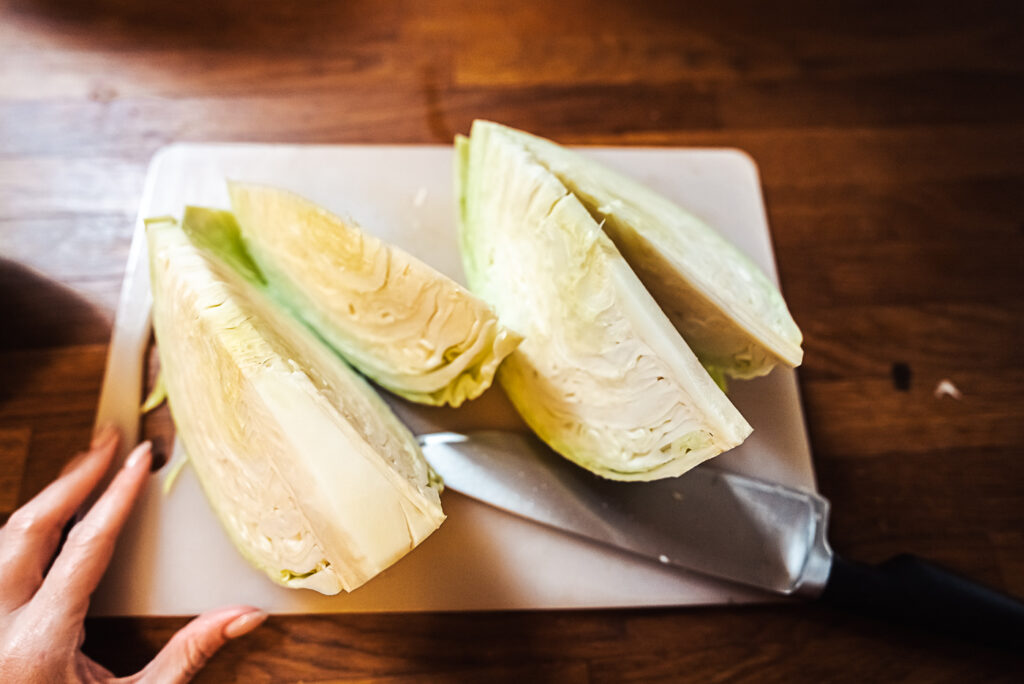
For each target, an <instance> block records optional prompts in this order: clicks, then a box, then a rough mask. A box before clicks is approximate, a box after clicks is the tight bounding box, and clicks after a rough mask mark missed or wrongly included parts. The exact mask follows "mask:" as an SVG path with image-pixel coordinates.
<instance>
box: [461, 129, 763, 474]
mask: <svg viewBox="0 0 1024 684" xmlns="http://www.w3.org/2000/svg"><path fill="white" fill-rule="evenodd" d="M455 180H456V185H457V187H458V188H459V190H458V192H457V195H458V214H459V220H460V251H461V252H462V256H463V263H464V267H465V271H466V275H467V279H468V282H469V286H470V288H471V289H472V290H473V291H474V292H476V293H477V294H479V295H480V296H481V297H483V298H484V299H485V300H486V301H487V302H488V303H490V304H491V305H492V306H493V307H494V309H495V311H497V312H498V315H499V316H500V318H501V320H502V323H503V324H505V325H507V326H508V327H510V328H512V329H514V330H516V331H517V332H519V333H520V334H522V335H523V342H522V344H521V345H520V346H519V348H518V349H517V350H516V351H515V352H513V353H512V354H511V355H510V356H509V357H508V359H507V360H506V361H505V363H504V364H503V365H502V367H501V369H500V370H499V375H498V378H499V381H500V382H501V384H502V386H503V388H504V389H505V391H506V392H507V394H508V395H509V398H510V399H511V401H512V403H513V404H514V405H515V407H516V409H517V410H518V411H519V413H520V414H521V415H522V416H523V418H524V419H525V420H526V422H527V423H528V424H529V425H530V427H531V428H532V429H533V430H534V431H535V432H536V433H537V434H538V436H540V437H541V438H542V439H543V440H544V441H546V442H547V443H548V444H549V445H550V446H551V447H552V448H553V449H554V450H556V451H557V452H559V453H560V454H562V455H563V456H565V457H566V458H568V459H570V460H572V461H574V462H576V463H578V464H579V465H581V466H583V467H585V468H587V469H589V470H591V471H593V472H594V473H596V474H598V475H601V476H604V477H607V478H611V479H619V480H651V479H657V478H662V477H669V476H675V475H679V474H681V473H683V472H685V471H686V470H689V469H690V468H692V467H693V466H695V465H697V464H698V463H700V462H702V461H704V460H706V459H708V458H711V457H713V456H715V455H717V454H719V453H721V452H722V451H724V450H726V449H729V448H732V447H734V446H736V445H737V444H739V443H740V442H742V441H743V440H744V439H745V438H746V436H747V435H748V434H749V433H750V431H751V428H750V426H749V425H748V424H747V422H746V421H745V420H744V419H743V417H742V416H741V415H740V414H739V412H738V411H737V410H736V409H735V407H734V406H733V405H732V404H731V403H730V402H729V400H728V399H727V398H726V397H725V395H724V394H723V393H722V391H721V390H720V389H719V387H718V386H717V385H716V384H715V382H714V381H713V380H712V378H711V377H710V376H709V375H708V373H707V372H706V371H705V369H704V368H703V367H702V366H701V364H700V362H699V361H698V359H697V357H696V356H695V355H694V354H693V352H692V351H690V349H689V347H687V345H686V343H685V342H684V341H683V339H682V338H681V337H680V336H679V333H678V332H677V331H676V329H675V328H674V327H673V326H672V324H671V323H670V322H669V320H668V319H667V318H666V316H665V314H664V313H663V312H662V311H661V310H660V309H659V307H658V305H657V304H656V303H655V301H654V300H653V299H652V298H651V296H650V295H649V294H648V293H647V291H646V290H645V289H644V286H643V284H642V283H641V282H640V281H639V280H638V279H637V277H636V275H635V274H634V273H633V271H632V270H631V269H630V267H629V265H628V264H627V263H626V261H625V260H624V259H623V258H622V256H621V255H620V254H619V252H618V250H617V249H616V247H615V245H614V244H613V243H612V241H611V240H610V239H609V238H608V237H607V236H606V235H605V234H604V233H603V232H602V230H601V227H600V226H599V225H598V224H597V223H596V222H595V221H594V220H593V218H592V217H591V215H590V214H589V213H588V211H587V210H586V208H585V207H584V206H583V204H581V203H580V201H579V200H578V199H577V198H576V197H575V196H574V195H573V193H571V192H569V190H568V189H567V188H566V187H565V186H564V185H563V184H562V183H561V182H560V181H559V180H558V179H557V178H556V177H555V176H554V175H553V174H551V173H550V172H549V171H548V170H547V169H546V168H544V166H543V165H541V164H539V163H538V162H537V160H536V159H535V158H534V157H533V155H532V154H531V153H530V152H529V150H527V149H526V147H525V146H524V145H522V144H521V143H520V142H518V141H516V140H515V139H514V138H513V137H512V136H509V135H507V134H506V133H505V132H504V131H503V130H501V129H500V128H498V127H479V126H478V125H474V128H473V131H472V134H471V137H470V138H469V139H468V140H467V139H465V138H461V137H460V138H458V139H457V140H456V179H455Z"/></svg>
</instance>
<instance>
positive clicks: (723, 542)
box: [418, 430, 1024, 648]
mask: <svg viewBox="0 0 1024 684" xmlns="http://www.w3.org/2000/svg"><path fill="white" fill-rule="evenodd" d="M418 439H419V442H420V446H421V447H422V449H423V453H424V455H425V456H426V457H427V461H428V462H429V463H430V465H431V467H432V468H433V469H434V470H435V471H436V472H437V473H438V474H439V475H441V477H442V478H443V479H444V481H445V485H446V486H447V487H449V488H451V489H453V490H455V491H458V492H461V493H462V494H465V495H467V496H469V497H471V498H474V499H477V500H479V501H482V502H484V503H486V504H490V505H491V506H495V507H497V508H500V509H503V510H505V511H508V512H509V513H513V514H516V515H519V516H522V517H524V518H528V519H530V520H533V521H536V522H538V523H541V524H544V525H547V526H549V527H553V528H557V529H559V530H562V531H564V532H567V533H570V534H574V535H577V536H580V537H584V538H587V539H590V540H593V541H595V542H598V543H601V544H604V545H607V546H611V547H615V548H618V549H623V550H626V551H629V552H632V553H635V554H640V555H642V556H645V557H647V558H651V559H656V560H657V561H658V562H660V563H664V564H668V565H672V566H677V567H680V568H685V569H686V570H689V571H694V572H698V573H701V574H704V575H709V576H712V577H717V578H721V579H725V580H729V581H732V582H738V583H740V584H745V585H748V586H752V587H757V588H760V589H764V590H767V591H771V592H774V593H777V594H782V595H786V596H799V597H804V598H819V599H821V600H822V601H824V602H825V603H829V604H832V605H833V606H835V607H838V608H841V609H844V610H847V611H851V612H856V613H861V614H865V615H868V616H871V617H881V618H884V619H887V620H895V621H899V622H902V623H907V624H912V625H915V626H918V627H924V628H926V629H930V630H933V631H942V632H947V633H951V634H955V635H957V636H960V637H965V638H968V639H972V640H975V641H981V642H983V643H986V644H989V645H996V646H1000V647H1011V648H1019V647H1022V646H1024V603H1022V602H1021V601H1019V600H1018V599H1016V598H1014V597H1012V596H1008V595H1006V594H1003V593H1000V592H998V591H996V590H994V589H991V588H989V587H985V586H982V585H980V584H977V583H975V582H973V581H971V580H969V579H966V578H964V577H961V576H959V575H957V574H955V573H953V572H950V571H949V570H946V569H944V568H942V567H940V566H938V565H935V564H934V563H931V562H929V561H926V560H923V559H921V558H918V557H916V556H913V555H909V554H901V555H898V556H895V557H893V558H891V559H889V560H888V561H885V562H883V563H880V564H878V565H869V564H864V563H858V562H855V561H850V560H847V559H845V558H843V557H842V556H840V555H837V554H835V553H834V552H833V551H832V549H831V547H830V546H829V543H828V540H827V537H826V528H827V526H828V515H829V503H828V501H827V500H826V499H825V498H824V497H822V496H820V495H818V494H816V493H814V492H810V491H805V490H801V489H792V488H788V487H784V486H782V485H778V484H775V483H771V482H766V481H763V480H758V479H755V478H750V477H745V476H743V475H738V474H735V473H729V472H725V471H722V470H718V469H716V468H714V467H709V466H708V465H707V464H704V465H701V466H699V467H697V468H694V469H693V470H691V471H690V472H688V473H686V474H685V475H683V476H681V477H677V478H670V479H665V480H656V481H654V482H616V481H612V480H606V479H603V478H600V477H598V476H596V475H593V474H591V473H590V472H588V471H586V470H584V469H583V468H580V467H578V466H576V465H575V464H573V463H571V462H569V461H568V460H566V459H564V458H562V457H561V456H559V455H557V454H555V453H554V452H553V451H551V450H550V449H549V448H548V447H547V446H546V445H545V444H544V443H542V442H541V441H540V440H539V439H537V438H536V437H534V436H532V435H527V434H522V433H512V432H503V431H498V430H485V431H478V432H471V433H468V434H459V433H455V432H441V433H433V434H425V435H420V436H419V438H418Z"/></svg>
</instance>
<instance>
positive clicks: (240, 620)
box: [224, 610, 267, 639]
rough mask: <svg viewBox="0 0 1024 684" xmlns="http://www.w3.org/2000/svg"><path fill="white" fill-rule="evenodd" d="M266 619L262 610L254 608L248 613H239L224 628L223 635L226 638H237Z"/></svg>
mask: <svg viewBox="0 0 1024 684" xmlns="http://www.w3.org/2000/svg"><path fill="white" fill-rule="evenodd" d="M266 619H267V614H266V613H264V612H263V611H262V610H254V611H252V612H250V613H246V614H244V615H239V616H238V617H236V618H235V619H234V620H232V621H231V622H229V623H228V625H227V627H225V628H224V636H225V637H227V638H228V639H237V638H238V637H240V636H242V635H244V634H248V633H249V632H251V631H252V630H254V629H256V628H257V627H259V626H260V625H262V624H263V621H264V620H266Z"/></svg>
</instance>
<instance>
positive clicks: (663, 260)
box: [474, 122, 803, 379]
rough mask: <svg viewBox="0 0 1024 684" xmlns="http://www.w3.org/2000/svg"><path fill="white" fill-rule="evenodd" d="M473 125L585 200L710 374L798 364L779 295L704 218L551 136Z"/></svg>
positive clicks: (744, 374) (793, 332) (794, 330)
mask: <svg viewBox="0 0 1024 684" xmlns="http://www.w3.org/2000/svg"><path fill="white" fill-rule="evenodd" d="M478 128H479V129H487V128H494V129H499V130H501V131H503V132H504V134H506V135H508V136H509V137H510V138H512V139H514V140H515V141H516V142H517V143H518V144H521V145H523V146H524V147H526V148H527V149H528V150H529V151H530V152H531V154H532V155H533V156H534V158H535V159H536V160H537V162H538V163H540V164H541V165H542V166H544V167H545V168H546V169H547V170H549V171H550V172H552V173H553V174H554V175H555V176H556V177H557V178H558V179H559V180H560V181H561V182H562V183H563V184H564V185H565V186H566V187H567V188H568V190H569V191H571V192H572V193H573V194H574V195H575V196H576V197H577V198H578V199H579V200H580V202H582V203H583V205H584V206H585V207H586V208H587V210H588V211H589V212H590V214H591V215H592V216H593V217H594V220H595V221H597V222H598V223H600V224H601V226H602V228H603V229H604V232H605V233H606V234H607V235H608V236H609V237H610V238H611V239H612V241H613V242H614V243H615V245H616V247H618V249H619V251H620V252H621V253H622V255H623V257H625V259H626V261H627V262H629V265H630V266H631V267H632V268H633V270H634V271H635V272H636V274H637V276H639V278H640V280H641V281H642V282H643V283H644V285H645V286H646V287H647V289H648V291H649V292H650V293H651V295H652V296H653V297H654V299H655V300H656V301H657V302H658V304H659V305H660V306H661V307H662V309H663V310H664V311H665V313H666V314H667V315H668V317H669V319H670V320H671V321H672V323H673V324H674V325H675V326H676V328H677V329H678V330H679V332H680V334H681V335H682V336H683V338H684V339H685V340H686V342H687V344H689V345H690V348H691V349H693V351H694V352H695V353H696V354H697V356H698V358H700V360H701V362H702V363H703V364H704V365H705V366H706V367H707V368H708V370H709V371H710V372H711V373H712V374H713V375H716V376H719V377H720V376H722V375H727V376H730V377H734V378H741V379H743V378H753V377H757V376H760V375H764V374H766V373H768V372H769V371H771V369H772V368H773V367H774V366H775V365H777V364H779V363H781V364H783V365H787V366H798V365H800V362H801V360H802V358H803V352H802V350H801V347H800V345H801V341H802V335H801V333H800V329H799V328H798V327H797V325H796V323H795V322H794V321H793V317H792V316H791V315H790V313H789V309H788V308H787V307H786V302H785V301H784V300H783V298H782V294H781V293H780V292H779V290H778V288H777V287H776V286H775V284H774V283H773V282H772V281H771V280H770V279H769V278H768V276H767V275H765V273H764V272H763V271H762V270H761V269H760V268H758V266H757V265H756V264H754V263H753V261H751V260H750V259H749V258H748V257H747V256H746V255H744V254H743V253H742V252H741V251H740V250H739V249H737V248H736V247H735V246H734V245H733V244H732V243H730V242H729V241H728V240H726V239H725V238H724V237H722V235H721V234H720V233H718V232H717V231H715V230H714V229H713V228H711V227H710V226H709V225H708V224H707V223H706V222H704V221H703V220H701V219H700V218H698V217H697V216H695V215H694V214H692V213H691V212H689V211H687V210H685V209H683V208H682V207H680V206H679V205H677V204H675V203H674V202H672V201H671V200H669V199H667V198H666V197H664V196H662V195H660V194H659V193H657V192H655V191H654V190H652V189H651V188H649V187H647V186H646V185H644V184H642V183H639V182H637V181H636V180H634V179H632V178H629V177H627V176H625V175H623V174H621V173H618V172H616V171H613V170H612V169H609V168H607V167H605V166H603V165H601V164H599V163H597V162H595V161H593V160H592V159H589V158H587V157H585V156H583V155H581V154H579V153H577V152H575V151H572V150H568V149H565V148H563V147H561V146H560V145H557V144H556V143H553V142H551V141H550V140H545V139H544V138H539V137H537V136H534V135H531V134H529V133H525V132H522V131H517V130H514V129H510V128H507V127H505V126H501V125H500V124H495V123H490V122H477V123H476V124H474V131H476V130H478ZM474 134H475V133H474Z"/></svg>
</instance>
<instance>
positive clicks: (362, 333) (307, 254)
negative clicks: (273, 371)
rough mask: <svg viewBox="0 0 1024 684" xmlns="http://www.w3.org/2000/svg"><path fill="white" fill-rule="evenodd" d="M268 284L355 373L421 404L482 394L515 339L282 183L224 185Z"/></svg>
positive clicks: (487, 315) (451, 285) (446, 285)
mask: <svg viewBox="0 0 1024 684" xmlns="http://www.w3.org/2000/svg"><path fill="white" fill-rule="evenodd" d="M229 191H230V194H231V204H232V207H233V208H234V211H235V215H236V216H237V217H238V222H239V224H240V225H241V229H242V238H243V241H244V242H245V245H246V247H247V249H248V251H249V252H250V253H251V255H252V257H253V259H254V260H255V262H256V263H257V264H258V265H259V269H260V270H261V271H262V272H263V273H264V274H265V275H266V278H267V281H268V282H269V284H270V287H271V289H272V290H273V291H274V292H275V293H276V294H277V296H279V297H280V298H281V299H282V301H284V302H286V303H287V304H288V306H289V307H291V308H292V309H293V310H294V311H295V312H296V313H297V314H298V315H299V316H301V317H302V318H303V319H304V320H305V321H306V322H307V323H308V324H309V325H310V326H312V327H313V328H314V329H315V330H316V331H317V332H318V333H319V334H320V335H321V336H322V337H323V338H324V339H325V340H326V341H327V342H328V343H329V344H330V345H331V346H333V347H334V348H335V350H337V351H338V353H340V354H341V355H342V356H344V357H345V358H346V359H347V360H348V361H349V362H350V363H351V364H352V365H353V366H355V367H356V368H358V369H359V370H360V371H362V372H363V373H364V374H365V375H367V376H368V377H370V378H371V379H373V380H374V381H376V382H377V383H379V384H380V385H381V386H383V387H385V388H386V389H388V390H391V391H392V392H394V393H396V394H398V395H400V396H403V397H405V398H406V399H409V400H411V401H415V402H419V403H422V404H431V405H441V404H450V405H452V406H458V405H460V404H461V403H463V402H464V401H466V400H469V399H474V398H476V397H477V396H479V395H480V394H481V393H483V391H484V390H486V389H487V388H488V387H489V386H490V385H491V383H492V382H493V380H494V375H495V372H496V371H497V369H498V366H499V364H500V363H501V361H502V359H504V358H505V357H506V356H508V354H509V353H511V352H512V350H513V349H515V348H516V346H517V345H518V344H519V340H520V338H519V336H518V335H516V334H515V333H513V332H511V331H509V330H507V329H506V328H504V327H503V326H502V325H500V324H499V323H498V318H497V316H496V315H495V314H494V312H493V311H492V310H491V309H490V308H489V307H488V306H487V305H486V304H485V303H484V302H482V301H480V300H479V299H478V298H477V297H475V296H473V294H472V293H470V292H469V291H467V290H466V289H465V288H463V287H462V286H460V285H459V284H457V283H456V282H454V281H453V280H451V279H449V278H447V277H446V276H444V275H442V274H441V273H439V272H437V271H435V270H434V269H433V268H431V267H429V266H427V265H426V264H424V263H423V262H421V261H419V260H418V259H416V258H414V257H412V256H411V255H409V254H407V253H406V252H404V251H402V250H401V249H398V248H397V247H394V246H393V245H389V244H387V243H385V242H383V241H381V240H379V239H377V238H376V237H374V236H372V235H369V234H368V233H366V232H364V231H363V230H362V229H360V228H359V226H357V225H356V224H355V223H354V222H352V221H346V220H342V219H341V218H339V217H337V216H335V215H334V214H332V213H330V212H328V211H327V210H325V209H323V208H321V207H319V206H317V205H316V204H314V203H312V202H310V201H308V200H306V199H303V198H302V197H299V196H298V195H295V194H293V193H291V192H288V191H286V190H280V189H277V188H271V187H267V186H262V185H251V184H243V183H229Z"/></svg>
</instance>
